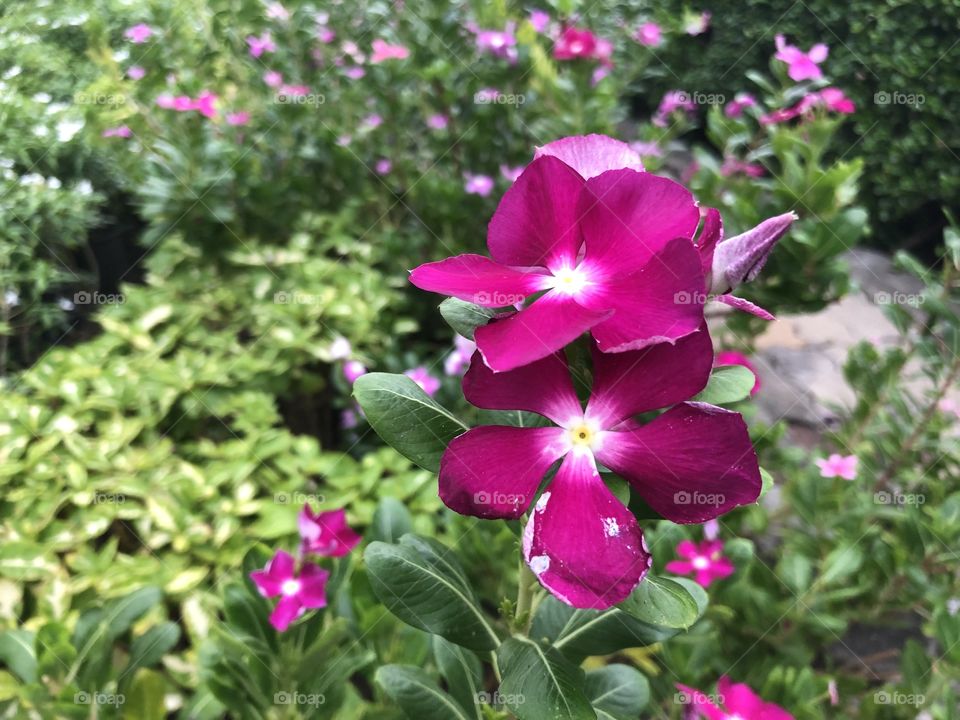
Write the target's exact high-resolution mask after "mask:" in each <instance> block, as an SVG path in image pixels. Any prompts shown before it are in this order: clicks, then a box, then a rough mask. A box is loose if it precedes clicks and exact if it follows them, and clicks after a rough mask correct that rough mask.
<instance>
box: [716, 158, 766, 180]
mask: <svg viewBox="0 0 960 720" xmlns="http://www.w3.org/2000/svg"><path fill="white" fill-rule="evenodd" d="M765 172H766V170H765V169H764V167H763V165H760V164H759V163H751V162H746V161H745V160H740V159H739V158H735V157H728V158H724V160H723V165H721V166H720V175H721V176H723V177H730V176H731V175H736V174H738V173H739V174H741V175H746V176H748V177H761V176H762V175H763V174H764V173H765Z"/></svg>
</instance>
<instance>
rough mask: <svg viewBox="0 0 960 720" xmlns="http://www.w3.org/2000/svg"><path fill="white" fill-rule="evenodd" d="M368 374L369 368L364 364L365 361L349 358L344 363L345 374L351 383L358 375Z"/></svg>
mask: <svg viewBox="0 0 960 720" xmlns="http://www.w3.org/2000/svg"><path fill="white" fill-rule="evenodd" d="M366 374H367V369H366V368H365V367H364V366H363V363H361V362H359V361H357V360H348V361H347V362H345V363H344V364H343V376H344V377H345V378H346V379H347V382H348V383H350V384H351V385H353V383H354V382H356V380H357V378H358V377H360V376H361V375H366Z"/></svg>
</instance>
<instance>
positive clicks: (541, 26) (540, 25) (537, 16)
mask: <svg viewBox="0 0 960 720" xmlns="http://www.w3.org/2000/svg"><path fill="white" fill-rule="evenodd" d="M529 19H530V25H531V26H532V27H533V30H534V32H538V33H542V32H543V31H544V30H546V29H547V27H549V25H550V15H549V13H546V12H544V11H543V10H531V11H530V18H529Z"/></svg>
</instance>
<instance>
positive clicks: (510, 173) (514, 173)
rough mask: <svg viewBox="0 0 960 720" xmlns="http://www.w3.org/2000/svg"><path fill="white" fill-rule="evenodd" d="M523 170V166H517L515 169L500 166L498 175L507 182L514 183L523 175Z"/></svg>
mask: <svg viewBox="0 0 960 720" xmlns="http://www.w3.org/2000/svg"><path fill="white" fill-rule="evenodd" d="M523 170H524V166H523V165H517V166H515V167H510V166H509V165H501V166H500V174H501V175H503V177H504V179H505V180H507V181H509V182H516V181H517V178H518V177H520V175H521V174H522V173H523Z"/></svg>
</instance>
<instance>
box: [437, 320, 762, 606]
mask: <svg viewBox="0 0 960 720" xmlns="http://www.w3.org/2000/svg"><path fill="white" fill-rule="evenodd" d="M592 354H593V388H592V393H591V396H590V400H589V402H588V403H587V407H586V410H584V409H583V407H582V406H581V404H580V401H579V400H578V399H577V394H576V392H575V390H574V386H573V381H572V379H571V376H570V372H569V370H568V367H567V362H566V358H565V356H564V354H563V353H562V352H558V353H554V354H551V355H550V356H548V357H546V358H543V359H541V360H538V361H536V362H533V363H531V364H529V365H526V366H524V367H521V368H518V369H516V370H511V371H509V372H500V373H494V372H492V371H491V370H490V369H489V368H488V367H487V366H486V365H485V364H484V363H483V361H482V359H481V358H480V354H479V353H477V354H475V355H474V356H473V359H472V362H471V364H470V369H469V370H468V371H467V374H466V376H465V377H464V380H463V391H464V395H465V396H466V398H467V400H468V401H469V402H471V403H472V404H473V405H476V406H477V407H481V408H486V409H490V410H517V409H520V410H526V411H529V412H534V413H538V414H540V415H543V416H545V417H546V418H548V419H549V420H551V421H553V423H554V425H552V426H550V427H535V428H531V427H525V428H517V427H505V426H493V425H488V426H483V427H477V428H473V429H472V430H468V431H467V432H465V433H464V434H462V435H460V436H458V437H456V438H454V440H453V441H452V442H451V443H450V445H449V446H448V447H447V450H446V451H445V452H444V454H443V457H442V459H441V461H440V473H439V476H440V477H439V482H440V497H441V499H442V500H443V502H444V503H445V504H446V505H447V507H449V508H451V509H452V510H455V511H456V512H458V513H461V514H463V515H473V516H476V517H484V518H518V517H520V516H521V515H522V514H523V513H524V512H525V511H527V510H528V509H530V519H529V522H528V524H527V526H526V529H525V531H524V542H523V546H524V557H525V558H526V561H527V563H528V564H529V565H530V568H531V570H533V572H534V573H535V574H536V575H537V577H538V578H539V579H540V582H541V583H542V584H543V585H544V586H545V587H546V588H547V589H548V590H550V592H552V593H553V594H554V595H556V596H557V597H558V598H559V599H560V600H563V601H564V602H566V603H568V604H571V605H573V606H575V607H594V608H605V607H609V606H611V605H613V604H615V603H618V602H620V601H621V600H623V599H624V598H625V597H626V596H627V595H629V593H630V592H631V590H632V589H633V588H634V587H636V585H637V583H639V582H640V580H641V579H642V578H643V575H644V573H646V571H647V569H648V568H649V566H650V554H649V553H648V552H647V550H646V548H645V547H644V544H643V537H642V534H641V532H640V527H639V526H638V525H637V521H636V519H635V518H634V516H633V515H632V514H631V513H630V511H629V510H627V508H625V507H624V506H623V505H622V504H621V503H620V502H619V501H618V500H617V499H616V498H615V497H614V496H613V494H612V493H611V492H610V491H609V490H608V489H607V487H606V485H605V484H604V482H603V480H602V479H601V477H600V475H599V473H598V470H597V467H598V463H600V464H602V465H603V466H605V467H607V468H609V469H611V470H613V471H614V472H616V473H618V474H619V475H620V476H621V477H624V478H626V480H627V481H628V482H629V483H630V485H631V487H632V488H633V491H634V492H636V493H639V494H640V495H641V496H642V497H643V499H644V500H645V501H646V502H647V503H648V504H649V505H650V506H651V507H652V508H653V509H654V510H656V511H657V512H658V513H660V514H661V515H663V516H664V517H666V518H668V519H669V520H672V521H674V522H681V523H694V522H703V521H704V520H708V519H710V518H713V517H716V516H718V515H720V514H721V513H724V512H726V511H728V510H730V509H731V508H733V507H736V506H738V505H743V504H747V503H752V502H754V501H755V500H756V499H757V496H758V495H759V493H760V471H759V467H758V466H757V460H756V455H755V453H754V451H753V447H752V446H751V444H750V437H749V435H748V433H747V428H746V425H745V424H744V422H743V419H742V418H741V417H740V415H739V414H738V413H735V412H731V411H729V410H724V409H721V408H718V407H714V406H713V405H706V404H704V403H696V402H684V401H685V400H687V399H688V398H690V397H693V396H694V395H696V394H697V393H698V392H699V391H700V390H702V389H703V387H704V386H705V385H706V383H707V379H708V377H709V375H710V367H711V365H712V364H713V350H712V345H711V342H710V336H709V334H708V333H707V330H706V326H705V325H704V326H702V327H701V328H700V330H699V332H695V333H693V334H691V335H688V336H686V337H684V338H682V339H681V340H678V341H677V343H676V344H674V345H671V344H670V343H660V344H659V345H655V346H653V347H650V348H645V349H643V350H636V351H629V352H622V353H616V354H607V353H602V352H600V351H599V350H598V349H597V348H596V347H594V348H593V353H592ZM680 368H682V372H681V371H679V369H680ZM671 406H672V408H671V409H670V410H667V411H666V412H665V413H663V414H661V415H659V416H657V417H656V418H655V419H654V420H652V421H651V422H649V423H647V424H645V425H641V424H639V423H637V422H635V421H634V420H633V419H632V418H633V417H634V416H635V415H638V414H640V413H644V412H649V411H652V410H656V409H659V408H664V407H671ZM561 459H562V461H563V462H562V464H561V465H560V469H559V470H558V472H557V474H556V476H555V477H554V478H553V479H552V480H551V481H550V484H549V485H548V486H547V488H546V491H545V492H544V493H543V494H542V495H541V496H540V498H539V500H538V501H537V502H536V504H535V506H533V507H532V508H531V504H532V501H533V498H534V496H535V495H536V492H537V489H538V487H539V486H540V484H541V481H542V479H543V477H544V475H546V474H547V471H548V470H549V469H550V468H551V466H553V464H554V463H555V462H556V461H558V460H561Z"/></svg>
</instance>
